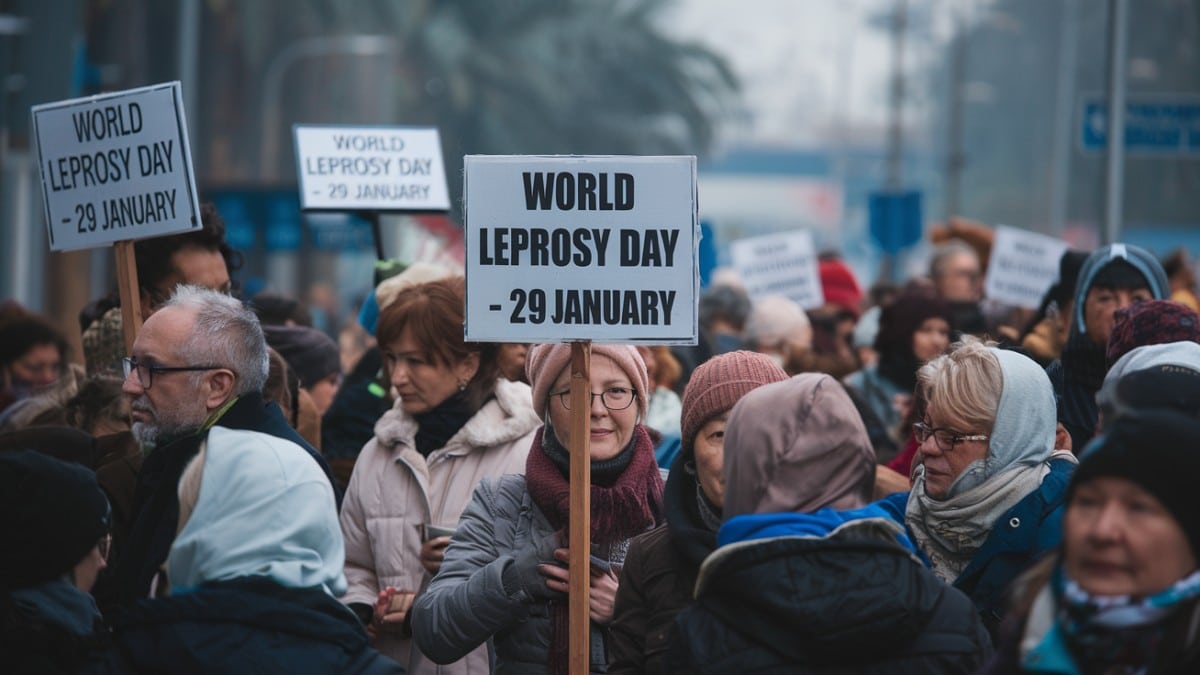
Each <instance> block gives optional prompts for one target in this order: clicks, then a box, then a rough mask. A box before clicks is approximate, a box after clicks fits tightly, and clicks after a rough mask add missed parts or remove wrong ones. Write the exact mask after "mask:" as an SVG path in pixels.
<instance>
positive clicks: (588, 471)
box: [568, 342, 592, 675]
mask: <svg viewBox="0 0 1200 675" xmlns="http://www.w3.org/2000/svg"><path fill="white" fill-rule="evenodd" d="M591 356H592V346H591V343H590V342H572V343H571V443H570V445H571V447H570V452H571V515H570V522H571V527H570V529H571V541H570V543H569V546H570V551H571V555H570V560H569V565H570V570H571V583H570V585H569V586H568V592H569V603H570V604H569V605H568V611H569V613H570V614H569V616H570V619H571V621H570V636H571V639H570V643H569V645H568V648H569V654H570V658H569V667H570V673H571V675H587V674H588V671H589V668H590V665H591V664H590V661H591V659H590V656H591V618H590V616H589V615H590V611H589V609H588V594H589V584H590V583H591V576H592V575H591V573H590V569H589V568H590V561H589V558H590V556H591V552H592V544H591V539H592V463H591V459H590V455H591V452H590V449H591V447H590V446H591V443H590V439H591V433H592V417H591V409H592V406H591V403H592V385H591V379H592V377H591V369H592V367H591Z"/></svg>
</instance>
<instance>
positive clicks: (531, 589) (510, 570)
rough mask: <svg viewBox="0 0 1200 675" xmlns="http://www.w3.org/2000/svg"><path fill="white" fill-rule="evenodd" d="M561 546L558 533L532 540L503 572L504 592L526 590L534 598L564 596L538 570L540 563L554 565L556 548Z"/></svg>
mask: <svg viewBox="0 0 1200 675" xmlns="http://www.w3.org/2000/svg"><path fill="white" fill-rule="evenodd" d="M557 548H560V547H559V544H558V535H557V534H550V535H547V536H545V537H542V538H541V539H539V540H537V541H534V542H532V545H531V546H530V547H528V548H526V549H525V550H523V551H522V552H521V553H519V554H518V555H517V556H516V557H515V558H514V559H513V562H512V563H511V564H509V565H507V566H505V568H504V571H503V572H501V577H500V578H501V582H502V583H503V584H504V592H505V593H508V594H509V595H515V594H516V593H517V592H518V591H524V592H525V595H527V596H529V597H530V598H531V599H533V600H553V599H554V598H558V597H562V593H559V592H558V591H555V590H553V589H552V588H550V587H549V586H547V585H546V575H544V574H542V573H541V572H540V571H539V570H538V565H544V564H545V565H554V564H556V563H555V561H554V550H555V549H557Z"/></svg>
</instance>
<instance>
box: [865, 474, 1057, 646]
mask: <svg viewBox="0 0 1200 675" xmlns="http://www.w3.org/2000/svg"><path fill="white" fill-rule="evenodd" d="M1074 470H1075V464H1074V463H1073V462H1071V461H1069V460H1065V459H1056V460H1053V461H1051V462H1050V473H1048V474H1046V477H1045V478H1043V479H1042V485H1041V487H1039V488H1038V489H1037V490H1035V491H1033V492H1031V493H1030V494H1029V495H1027V496H1026V497H1025V498H1024V499H1022V500H1021V501H1019V502H1017V504H1016V506H1013V507H1012V508H1011V509H1009V510H1008V511H1005V512H1004V515H1002V516H1000V517H999V518H997V519H996V522H995V524H994V525H993V526H992V532H991V534H990V535H988V538H987V539H986V540H984V542H983V546H981V547H980V548H979V551H978V552H977V553H976V554H975V557H974V558H972V559H971V562H970V564H968V565H967V567H966V568H965V569H964V570H963V571H962V574H960V575H958V578H957V579H955V580H954V587H955V588H957V589H959V590H960V591H962V592H964V593H966V594H967V595H968V596H969V597H970V598H971V601H972V602H974V603H975V607H976V608H978V609H979V613H980V616H981V617H982V618H983V622H984V625H986V626H987V627H988V630H989V631H995V630H996V628H997V627H998V626H999V623H1000V621H1001V619H1003V618H1004V614H1005V610H1006V608H1007V606H1008V602H1007V591H1008V588H1009V586H1010V585H1011V584H1012V582H1013V581H1014V580H1015V579H1016V578H1017V577H1018V576H1019V575H1020V574H1021V573H1022V572H1024V571H1025V570H1027V569H1028V568H1029V567H1030V566H1031V565H1033V564H1034V563H1035V562H1037V561H1038V560H1039V559H1040V558H1041V557H1042V556H1044V555H1046V554H1047V553H1049V552H1050V551H1052V550H1054V549H1055V548H1056V547H1057V546H1058V545H1059V542H1060V541H1061V540H1062V515H1063V509H1064V507H1065V506H1066V493H1067V483H1068V482H1069V481H1070V479H1071V473H1072V472H1073V471H1074ZM907 504H908V493H907V492H900V493H897V494H894V495H892V496H890V497H888V498H886V499H884V500H883V501H881V502H879V505H880V506H882V507H883V508H884V509H885V510H887V511H888V512H889V513H890V515H891V516H892V517H893V518H895V519H896V520H897V521H898V522H905V516H904V514H905V509H906V507H907Z"/></svg>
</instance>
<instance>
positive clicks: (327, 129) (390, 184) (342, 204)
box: [292, 124, 450, 211]
mask: <svg viewBox="0 0 1200 675" xmlns="http://www.w3.org/2000/svg"><path fill="white" fill-rule="evenodd" d="M292 130H293V133H294V134H295V141H296V167H297V170H298V171H299V175H300V207H301V208H302V209H305V210H336V211H447V210H449V208H450V195H449V191H448V190H447V188H446V168H445V164H444V162H443V161H442V145H441V140H440V139H439V136H438V130H437V129H435V128H432V127H387V126H327V125H306V124H297V125H295V126H294V127H293V129H292Z"/></svg>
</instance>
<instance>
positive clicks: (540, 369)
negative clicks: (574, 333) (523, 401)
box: [525, 343, 650, 419]
mask: <svg viewBox="0 0 1200 675" xmlns="http://www.w3.org/2000/svg"><path fill="white" fill-rule="evenodd" d="M591 352H592V358H593V359H595V357H596V356H607V357H608V358H610V359H612V360H613V362H614V363H616V364H617V367H618V368H620V369H621V370H622V371H623V372H624V373H625V375H626V376H627V377H628V378H629V381H630V382H632V383H633V390H634V392H635V393H636V394H637V405H638V412H639V413H640V414H641V416H642V419H645V418H646V406H647V405H648V403H647V402H648V401H649V400H650V393H649V392H650V376H649V375H648V374H647V373H646V362H645V361H643V360H642V355H641V354H639V353H638V350H637V348H636V347H634V346H632V345H620V344H607V343H597V344H593V345H592V346H591ZM570 366H571V345H570V344H568V343H546V344H540V345H534V346H533V347H531V348H530V349H529V352H528V353H527V354H526V355H525V376H526V377H527V378H529V386H530V387H532V388H533V410H534V412H536V413H537V416H538V418H539V419H545V418H546V402H547V401H548V399H549V397H550V387H553V386H554V381H555V380H556V379H558V376H559V375H560V374H561V373H562V371H563V369H564V368H569V367H570Z"/></svg>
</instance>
